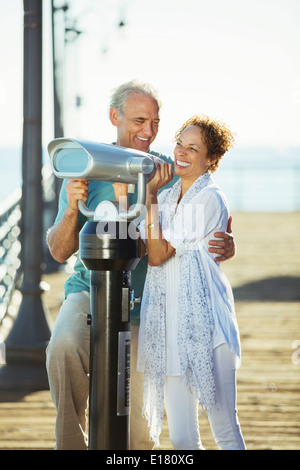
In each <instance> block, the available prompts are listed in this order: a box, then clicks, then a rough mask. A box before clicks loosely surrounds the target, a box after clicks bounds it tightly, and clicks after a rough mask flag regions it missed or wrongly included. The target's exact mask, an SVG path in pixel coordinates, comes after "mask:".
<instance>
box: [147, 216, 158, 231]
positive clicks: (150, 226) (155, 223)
mask: <svg viewBox="0 0 300 470" xmlns="http://www.w3.org/2000/svg"><path fill="white" fill-rule="evenodd" d="M159 222H160V220H159V217H158V219H155V220H154V222H151V224H148V225H146V228H152V227H155V225H157V224H159Z"/></svg>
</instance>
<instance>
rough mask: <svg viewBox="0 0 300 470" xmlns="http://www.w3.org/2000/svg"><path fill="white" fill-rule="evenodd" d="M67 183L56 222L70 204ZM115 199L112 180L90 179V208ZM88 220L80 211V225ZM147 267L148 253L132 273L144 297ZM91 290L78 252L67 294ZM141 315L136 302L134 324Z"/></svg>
mask: <svg viewBox="0 0 300 470" xmlns="http://www.w3.org/2000/svg"><path fill="white" fill-rule="evenodd" d="M149 153H151V154H152V155H155V156H158V157H159V158H161V159H163V160H164V161H166V162H167V163H172V164H173V160H172V159H171V157H167V156H166V155H162V154H160V153H157V152H154V151H150V152H149ZM177 179H178V177H177V176H175V177H174V179H173V181H171V183H169V184H168V185H166V186H165V187H164V188H163V189H165V188H167V187H168V186H171V185H172V184H174V182H175V181H176V180H177ZM66 184H67V180H64V181H63V184H62V187H61V191H60V196H59V206H58V213H57V216H56V219H55V224H56V223H57V222H59V220H60V219H61V217H62V215H63V213H64V211H65V209H66V207H67V204H68V197H67V191H66ZM113 200H115V194H114V190H113V186H112V183H111V182H105V181H98V180H90V185H89V193H88V199H87V202H86V205H87V207H88V208H89V209H91V210H95V209H96V207H97V206H98V204H100V202H102V201H113ZM135 202H136V194H129V206H131V205H132V204H135ZM87 220H88V219H87V218H86V217H85V216H84V215H83V214H82V213H81V212H79V213H78V227H83V225H84V224H85V222H86V221H87ZM147 267H148V256H147V255H146V256H144V257H143V258H141V259H140V261H139V262H138V264H137V266H136V268H135V269H134V270H133V271H132V273H131V287H132V289H133V290H134V296H135V297H142V293H143V288H144V282H145V278H146V273H147ZM89 290H90V271H88V270H87V269H86V268H85V267H84V265H83V263H82V262H81V260H80V258H79V255H78V254H77V259H76V262H75V265H74V273H72V274H71V276H70V277H69V278H68V279H67V281H66V282H65V296H67V295H69V294H71V293H75V292H80V291H89ZM139 315H140V304H139V303H137V304H135V306H134V309H133V310H132V311H131V322H132V323H134V324H139Z"/></svg>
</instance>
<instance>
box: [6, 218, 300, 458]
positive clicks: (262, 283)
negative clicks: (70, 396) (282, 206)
mask: <svg viewBox="0 0 300 470" xmlns="http://www.w3.org/2000/svg"><path fill="white" fill-rule="evenodd" d="M233 227H234V233H235V238H236V240H237V244H238V255H237V257H236V259H235V260H233V261H231V262H228V263H226V264H224V265H223V269H224V271H225V272H226V274H227V276H228V277H229V279H230V281H231V283H232V286H233V288H234V295H235V299H236V311H237V317H238V322H239V326H240V333H241V341H242V352H243V361H242V367H241V369H240V370H239V372H238V410H239V418H240V423H241V427H242V431H243V435H244V439H245V441H246V445H247V448H248V450H267V449H269V450H288V449H289V450H299V449H300V328H299V327H300V264H299V263H300V261H299V260H300V248H299V243H297V240H296V237H297V236H298V233H299V231H300V230H299V229H300V214H299V213H291V214H289V213H288V214H246V213H241V214H234V224H233ZM65 278H66V273H64V272H61V273H56V274H51V275H47V276H45V278H44V280H45V281H46V282H48V283H49V285H50V286H51V290H50V292H49V293H47V294H46V295H45V300H46V303H47V305H48V308H49V310H50V312H51V315H52V317H53V319H55V316H56V315H57V311H58V309H59V305H60V303H61V300H62V295H63V290H62V285H63V283H64V279H65ZM199 420H200V432H201V437H202V441H203V444H204V446H205V447H206V449H216V446H215V443H214V440H213V438H212V435H211V431H210V427H209V424H208V421H207V418H206V417H205V416H202V415H200V417H199ZM54 425H55V409H54V406H53V403H52V401H51V397H50V392H49V391H48V390H45V391H40V392H34V393H29V394H26V393H17V392H3V391H2V392H0V449H1V450H4V449H10V450H21V449H34V450H38V449H45V450H49V449H53V447H54V444H55V438H54ZM138 448H139V447H138ZM161 448H162V449H172V447H171V445H170V443H169V440H168V431H167V423H166V422H164V428H163V433H162V438H161Z"/></svg>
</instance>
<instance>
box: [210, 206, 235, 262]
mask: <svg viewBox="0 0 300 470" xmlns="http://www.w3.org/2000/svg"><path fill="white" fill-rule="evenodd" d="M231 223H232V216H231V215H230V216H229V219H228V225H227V231H226V232H216V233H214V236H215V237H216V238H221V240H210V241H209V242H208V244H209V245H210V246H211V248H209V249H208V251H209V252H210V253H216V254H217V255H219V256H218V257H216V258H215V261H216V262H220V261H227V260H229V259H231V258H234V256H235V254H236V246H235V241H234V237H233V234H232V229H231Z"/></svg>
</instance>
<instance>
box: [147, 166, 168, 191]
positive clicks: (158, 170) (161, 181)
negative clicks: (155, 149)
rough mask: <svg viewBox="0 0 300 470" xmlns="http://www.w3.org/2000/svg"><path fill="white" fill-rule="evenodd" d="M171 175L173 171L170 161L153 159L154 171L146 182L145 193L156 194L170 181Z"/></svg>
mask: <svg viewBox="0 0 300 470" xmlns="http://www.w3.org/2000/svg"><path fill="white" fill-rule="evenodd" d="M173 177H174V171H173V165H172V164H171V163H165V162H162V160H160V161H158V160H155V173H154V176H153V177H152V178H151V180H150V181H148V183H147V194H153V195H157V193H158V191H159V190H160V189H161V188H163V187H164V186H165V185H166V184H168V183H169V182H170V181H172V179H173Z"/></svg>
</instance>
